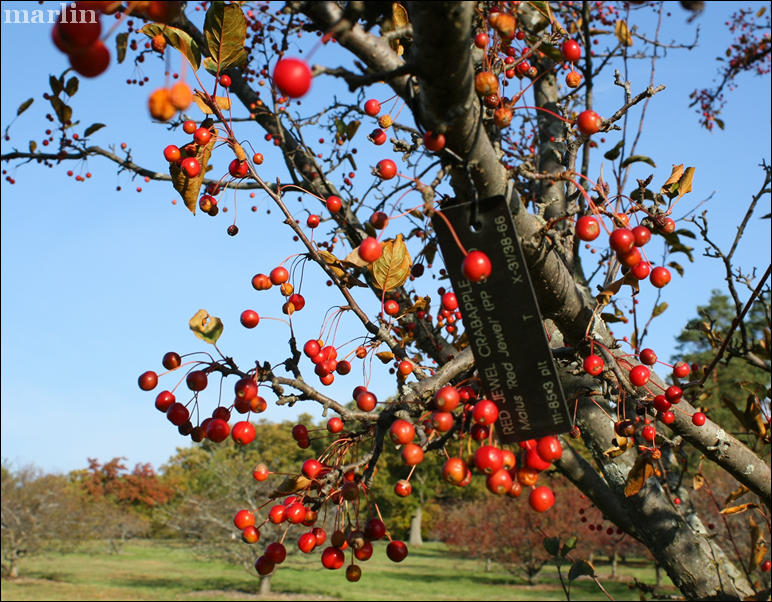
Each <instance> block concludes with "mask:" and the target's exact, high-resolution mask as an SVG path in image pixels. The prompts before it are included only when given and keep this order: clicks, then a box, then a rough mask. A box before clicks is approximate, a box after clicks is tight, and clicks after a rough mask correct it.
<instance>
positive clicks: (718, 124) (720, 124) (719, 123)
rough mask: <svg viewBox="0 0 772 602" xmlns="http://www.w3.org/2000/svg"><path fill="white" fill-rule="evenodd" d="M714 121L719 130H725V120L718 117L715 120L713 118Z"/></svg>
mask: <svg viewBox="0 0 772 602" xmlns="http://www.w3.org/2000/svg"><path fill="white" fill-rule="evenodd" d="M713 121H715V122H716V125H717V126H718V127H719V128H721V129H722V130H723V129H724V120H723V119H719V118H718V117H714V118H713Z"/></svg>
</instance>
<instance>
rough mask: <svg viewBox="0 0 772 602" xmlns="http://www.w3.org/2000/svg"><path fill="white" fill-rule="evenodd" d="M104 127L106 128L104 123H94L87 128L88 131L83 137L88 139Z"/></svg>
mask: <svg viewBox="0 0 772 602" xmlns="http://www.w3.org/2000/svg"><path fill="white" fill-rule="evenodd" d="M103 127H105V124H104V123H92V124H91V125H90V126H88V127H87V128H86V131H85V132H83V136H85V137H86V138H88V137H89V136H90V135H91V134H93V133H94V132H96V131H99V130H101V129H102V128H103Z"/></svg>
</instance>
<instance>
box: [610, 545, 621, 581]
mask: <svg viewBox="0 0 772 602" xmlns="http://www.w3.org/2000/svg"><path fill="white" fill-rule="evenodd" d="M609 560H610V561H611V578H612V579H616V578H617V562H618V561H619V554H617V549H616V548H614V553H613V554H612V555H611V557H610V558H609Z"/></svg>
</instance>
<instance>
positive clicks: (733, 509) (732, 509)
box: [721, 502, 759, 515]
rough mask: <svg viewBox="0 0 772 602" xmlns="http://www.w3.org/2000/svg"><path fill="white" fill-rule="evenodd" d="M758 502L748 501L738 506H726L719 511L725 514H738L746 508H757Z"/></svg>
mask: <svg viewBox="0 0 772 602" xmlns="http://www.w3.org/2000/svg"><path fill="white" fill-rule="evenodd" d="M758 507H759V505H758V504H754V503H753V502H748V503H746V504H740V505H739V506H729V507H728V508H724V509H723V510H722V511H721V514H724V515H727V514H739V513H740V512H745V511H746V510H751V509H753V508H758Z"/></svg>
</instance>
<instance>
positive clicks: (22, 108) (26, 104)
mask: <svg viewBox="0 0 772 602" xmlns="http://www.w3.org/2000/svg"><path fill="white" fill-rule="evenodd" d="M33 102H35V99H34V98H28V99H27V100H25V101H24V102H23V103H21V104H20V105H19V108H18V109H16V115H17V116H18V115H21V114H22V113H23V112H24V111H26V110H27V109H29V108H30V105H31V104H32V103H33Z"/></svg>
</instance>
